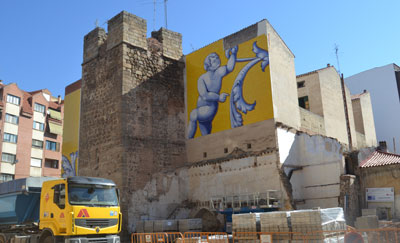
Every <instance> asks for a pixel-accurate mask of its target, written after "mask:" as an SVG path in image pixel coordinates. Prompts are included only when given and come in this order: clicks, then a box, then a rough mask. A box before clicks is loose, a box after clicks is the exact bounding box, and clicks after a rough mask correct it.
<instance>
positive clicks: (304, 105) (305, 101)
mask: <svg viewBox="0 0 400 243" xmlns="http://www.w3.org/2000/svg"><path fill="white" fill-rule="evenodd" d="M299 106H300V107H302V108H304V109H307V110H309V109H310V105H309V103H308V96H304V97H300V98H299Z"/></svg>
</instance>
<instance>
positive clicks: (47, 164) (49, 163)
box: [44, 159, 58, 169]
mask: <svg viewBox="0 0 400 243" xmlns="http://www.w3.org/2000/svg"><path fill="white" fill-rule="evenodd" d="M44 167H47V168H53V169H58V160H55V159H46V160H45V161H44Z"/></svg>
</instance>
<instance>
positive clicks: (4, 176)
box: [0, 173, 14, 183]
mask: <svg viewBox="0 0 400 243" xmlns="http://www.w3.org/2000/svg"><path fill="white" fill-rule="evenodd" d="M12 180H14V175H11V174H4V173H0V183H2V182H6V181H12Z"/></svg>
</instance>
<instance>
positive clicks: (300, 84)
mask: <svg viewBox="0 0 400 243" xmlns="http://www.w3.org/2000/svg"><path fill="white" fill-rule="evenodd" d="M305 86H306V81H300V82H297V88H303V87H305Z"/></svg>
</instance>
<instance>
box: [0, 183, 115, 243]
mask: <svg viewBox="0 0 400 243" xmlns="http://www.w3.org/2000/svg"><path fill="white" fill-rule="evenodd" d="M121 224H122V214H121V211H120V207H119V191H118V189H117V188H116V185H115V183H114V182H113V181H111V180H108V179H103V178H94V177H81V176H76V177H69V178H67V179H61V178H49V177H36V178H35V177H29V178H24V179H18V180H13V181H8V182H4V183H0V243H61V242H62V243H120V238H119V236H118V233H119V232H120V231H121Z"/></svg>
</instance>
